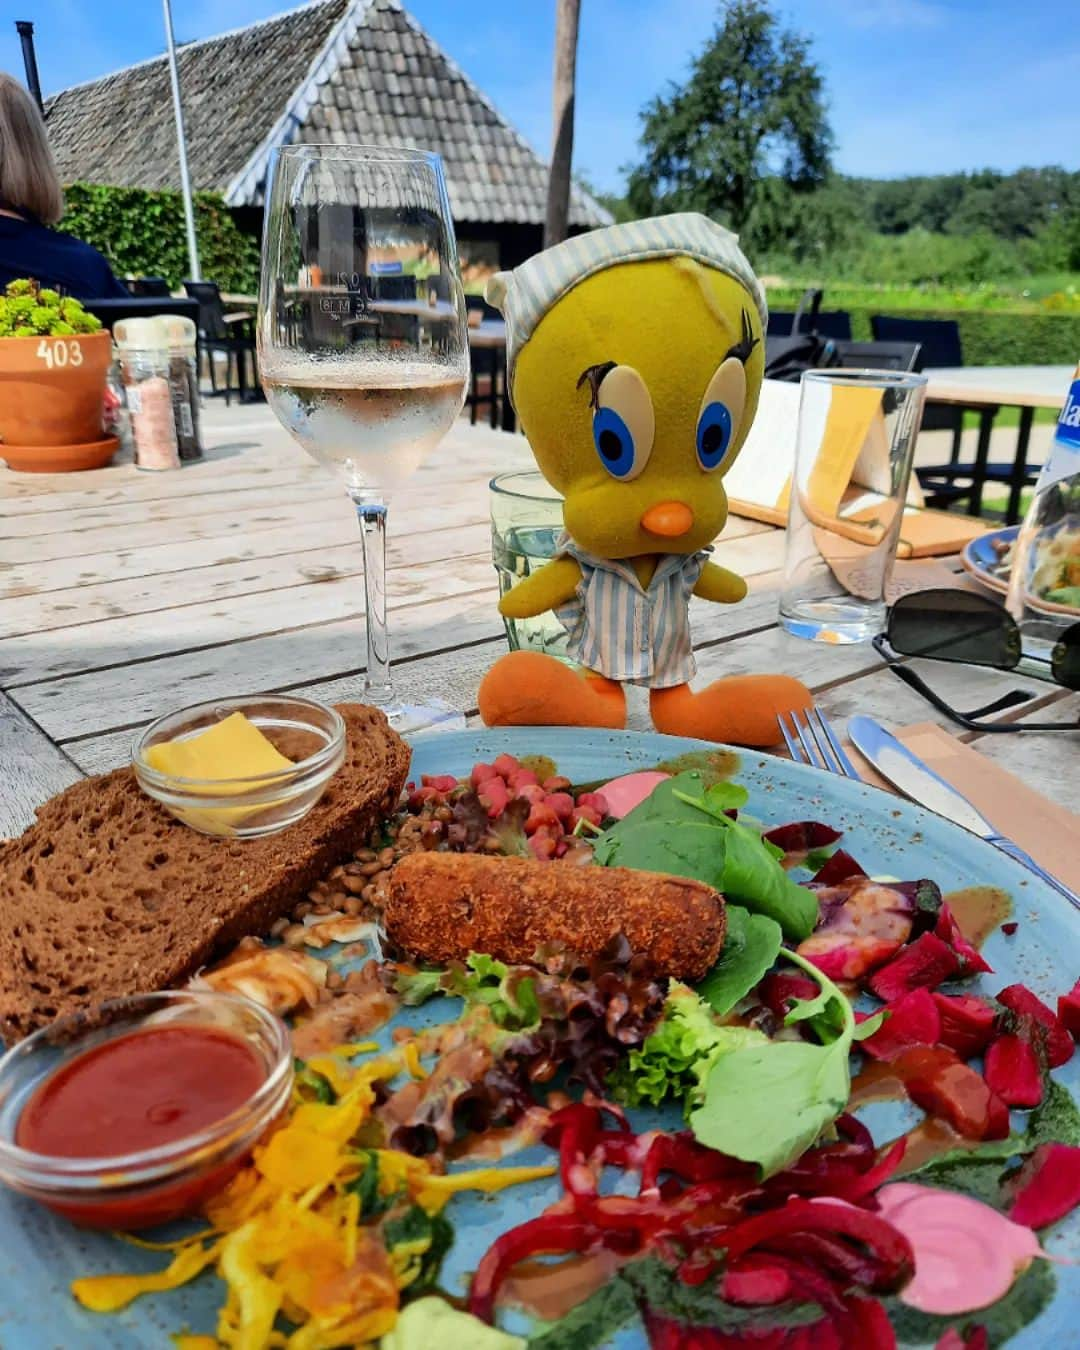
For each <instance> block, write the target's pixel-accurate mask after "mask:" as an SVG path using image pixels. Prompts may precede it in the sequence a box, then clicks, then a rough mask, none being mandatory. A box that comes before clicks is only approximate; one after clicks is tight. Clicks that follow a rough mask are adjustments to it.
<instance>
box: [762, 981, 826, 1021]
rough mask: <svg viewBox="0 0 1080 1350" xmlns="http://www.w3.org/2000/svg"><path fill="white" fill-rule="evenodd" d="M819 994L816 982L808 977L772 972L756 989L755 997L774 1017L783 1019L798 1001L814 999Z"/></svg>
mask: <svg viewBox="0 0 1080 1350" xmlns="http://www.w3.org/2000/svg"><path fill="white" fill-rule="evenodd" d="M819 992H820V988H819V986H818V984H817V982H816V981H814V980H812V979H811V978H810V976H809V975H797V974H795V973H794V972H791V973H790V974H789V973H788V972H787V971H774V972H773V973H772V974H771V975H766V976H765V978H764V979H763V980H762V981H761V983H760V984H759V985H758V987H757V996H758V998H760V999H761V1001H762V1003H764V1005H765V1006H766V1008H768V1010H769V1011H770V1012H771V1013H772V1014H773V1016H774V1017H780V1018H784V1017H786V1016H787V1015H788V1013H789V1012H790V1011H791V1008H792V1005H793V1004H794V1003H795V1002H796V1001H797V1000H798V999H810V998H815V997H816V996H817V995H818V993H819Z"/></svg>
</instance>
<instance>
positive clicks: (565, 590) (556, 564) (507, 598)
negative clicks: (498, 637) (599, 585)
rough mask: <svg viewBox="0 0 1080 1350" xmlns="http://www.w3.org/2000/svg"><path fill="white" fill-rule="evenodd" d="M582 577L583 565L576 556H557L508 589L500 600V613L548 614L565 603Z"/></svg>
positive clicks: (515, 616)
mask: <svg viewBox="0 0 1080 1350" xmlns="http://www.w3.org/2000/svg"><path fill="white" fill-rule="evenodd" d="M580 580H581V568H580V567H579V566H578V564H577V563H576V562H575V561H574V559H573V558H556V559H554V561H552V562H549V563H545V564H544V565H543V567H541V568H540V570H539V571H537V572H534V573H533V574H532V576H529V577H526V578H525V580H524V581H519V582H518V584H517V585H516V586H515V587H514V588H513V590H510V591H507V592H506V594H505V595H504V596H503V597H502V599H501V600H500V601H499V613H500V614H501V615H502V616H503V618H504V619H533V618H535V617H536V616H537V615H538V614H546V613H547V611H548V610H549V609H558V607H559V606H560V605H563V604H565V603H566V601H567V600H569V599H570V598H571V597H572V596H573V594H574V592H575V591H576V590H577V588H578V582H579V581H580Z"/></svg>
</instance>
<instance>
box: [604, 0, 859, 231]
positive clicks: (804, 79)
mask: <svg viewBox="0 0 1080 1350" xmlns="http://www.w3.org/2000/svg"><path fill="white" fill-rule="evenodd" d="M642 121H643V124H644V126H643V131H642V138H641V140H642V147H643V150H644V158H643V159H642V161H641V163H640V164H638V165H637V166H636V167H634V168H633V169H632V170H631V173H630V179H629V190H628V197H629V201H630V205H631V207H632V208H633V209H634V211H636V212H637V213H639V214H641V215H650V214H653V213H656V212H661V211H703V212H704V213H705V214H706V215H709V216H712V217H713V218H715V219H719V220H723V221H724V222H725V223H727V224H729V225H730V226H731V227H732V229H735V230H738V231H742V230H744V229H746V227H747V226H748V225H752V221H753V216H754V212H755V208H756V207H758V206H759V205H761V204H762V196H763V184H765V182H766V180H767V179H769V178H775V179H779V180H780V181H781V183H782V184H783V185H785V186H786V188H787V189H788V190H789V191H791V192H796V193H798V192H805V191H810V190H812V189H814V188H816V187H818V186H819V185H820V184H821V183H823V182H824V181H825V179H826V178H827V176H828V171H829V152H830V149H831V145H832V137H831V134H830V131H829V126H828V121H827V119H826V114H825V100H824V84H823V80H822V76H821V72H820V70H819V69H818V67H817V65H816V64H815V62H814V61H813V60H812V59H811V56H810V44H809V42H808V41H807V39H806V38H805V37H803V36H802V35H801V34H799V33H795V32H792V31H791V30H789V29H785V28H783V27H782V26H781V24H780V21H779V19H778V18H777V15H776V13H775V12H774V11H773V9H772V8H771V6H770V5H769V4H768V3H767V0H728V3H727V4H725V5H724V6H723V7H722V8H721V12H720V22H719V23H718V24H717V27H716V29H715V31H714V32H713V35H712V37H711V38H710V39H709V41H708V42H707V43H706V45H705V47H704V49H703V50H702V51H701V52H700V53H699V54H698V55H697V56H696V57H695V58H694V61H693V63H692V65H691V69H690V75H689V78H688V79H687V81H686V83H685V84H684V85H682V86H681V87H679V86H676V85H673V86H672V87H671V89H670V91H669V93H668V94H667V96H666V97H658V98H656V99H654V100H653V101H652V103H650V104H649V105H648V106H647V107H646V108H645V110H644V112H643V113H642Z"/></svg>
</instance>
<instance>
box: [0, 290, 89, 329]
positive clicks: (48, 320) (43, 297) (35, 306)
mask: <svg viewBox="0 0 1080 1350" xmlns="http://www.w3.org/2000/svg"><path fill="white" fill-rule="evenodd" d="M100 330H101V320H100V319H98V318H95V316H94V315H93V314H88V313H87V312H86V310H85V309H84V308H83V307H82V305H81V304H80V303H79V302H78V300H76V299H74V298H73V297H72V296H70V295H65V296H61V295H60V293H59V291H54V290H51V289H50V288H49V287H47V286H39V285H38V283H37V282H36V281H33V280H31V279H30V278H29V277H23V278H20V279H19V280H18V281H12V282H9V283H8V287H7V289H6V290H5V291H4V292H3V294H2V295H0V338H5V337H24V338H25V337H72V336H74V335H76V334H78V333H97V332H99V331H100Z"/></svg>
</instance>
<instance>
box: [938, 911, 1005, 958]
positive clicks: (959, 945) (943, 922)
mask: <svg viewBox="0 0 1080 1350" xmlns="http://www.w3.org/2000/svg"><path fill="white" fill-rule="evenodd" d="M934 933H935V934H936V936H937V937H939V938H941V940H942V942H947V943H948V944H949V946H950V947H951V948H952V949H953V951H954V952H955V953H956V954H957V956H958V957H959V958H960V964H961V966H962V967H963V973H964V974H965V975H977V974H979V973H980V972H981V971H991V972H992V971H993V966H991V965H990V963H989V962H988V961H987V960H986V958H985V957H984V956H983V955H982V953H981V952H980V951H979V949H978V948H977V947H974V946H972V944H971V943H970V942H969V941H968V940H967V938H966V937H965V936H964V934H963V933H962V932H961V930H960V925H959V924H958V923H957V922H956V915H955V914H954V913H953V912H952V910H951V909H950V908H949V906H948V905H946V904H943V905H942V906H941V909H940V910H939V911H938V917H937V923H936V924H935V925H934Z"/></svg>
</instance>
